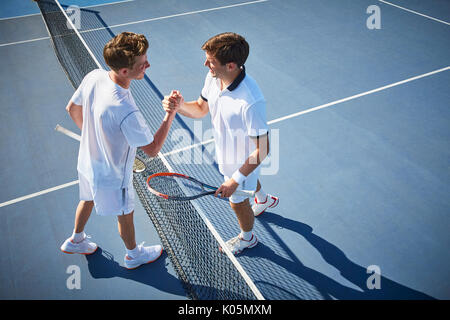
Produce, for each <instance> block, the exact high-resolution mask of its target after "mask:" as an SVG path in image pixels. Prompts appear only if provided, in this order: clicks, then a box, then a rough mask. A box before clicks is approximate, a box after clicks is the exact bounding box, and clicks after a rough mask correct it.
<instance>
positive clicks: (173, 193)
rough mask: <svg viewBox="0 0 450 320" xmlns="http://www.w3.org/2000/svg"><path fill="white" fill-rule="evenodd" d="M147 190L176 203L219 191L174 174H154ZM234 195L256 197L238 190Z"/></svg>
mask: <svg viewBox="0 0 450 320" xmlns="http://www.w3.org/2000/svg"><path fill="white" fill-rule="evenodd" d="M147 188H148V190H149V191H150V192H151V193H153V194H154V195H156V196H158V197H161V198H164V199H166V200H175V201H188V200H194V199H198V198H200V197H203V196H207V195H214V193H215V192H216V190H217V189H218V188H217V187H213V186H210V185H209V184H206V183H203V182H201V181H198V180H197V179H195V178H192V177H189V176H187V175H184V174H181V173H174V172H160V173H155V174H152V175H151V176H149V177H148V178H147ZM233 194H235V195H240V196H244V197H254V196H255V191H249V190H236V191H235V192H234V193H233Z"/></svg>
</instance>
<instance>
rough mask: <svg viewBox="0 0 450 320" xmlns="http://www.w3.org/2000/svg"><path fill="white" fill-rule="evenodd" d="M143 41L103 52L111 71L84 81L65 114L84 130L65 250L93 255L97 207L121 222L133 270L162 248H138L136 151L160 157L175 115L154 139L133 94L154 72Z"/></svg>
mask: <svg viewBox="0 0 450 320" xmlns="http://www.w3.org/2000/svg"><path fill="white" fill-rule="evenodd" d="M147 49H148V42H147V39H146V38H145V36H144V35H140V34H135V33H130V32H123V33H121V34H119V35H117V36H116V37H114V38H113V39H111V40H110V41H109V42H108V43H107V44H106V45H105V47H104V50H103V56H104V59H105V62H106V63H107V65H108V66H109V67H110V68H111V70H110V71H105V70H102V69H97V70H94V71H92V72H90V73H89V74H87V75H86V77H85V78H84V79H83V81H82V83H81V85H80V86H79V88H78V89H77V90H76V92H75V93H74V95H73V96H72V98H71V100H70V101H69V103H68V105H67V107H66V109H67V111H68V113H69V115H70V117H71V118H72V120H73V121H74V122H75V124H76V125H77V126H78V127H79V128H80V130H81V142H80V149H79V155H78V166H77V169H78V176H79V188H80V202H79V204H78V207H77V210H76V215H75V227H74V230H73V234H72V236H71V237H69V238H68V239H67V240H66V241H65V242H64V243H63V245H62V246H61V250H62V251H63V252H66V253H81V254H91V253H93V252H94V251H95V250H96V249H97V244H95V243H94V242H91V241H90V240H89V239H88V237H87V236H86V234H85V232H84V227H85V225H86V223H87V221H88V219H89V217H90V214H91V212H92V209H93V207H94V206H95V209H96V212H97V214H99V215H101V216H111V215H112V216H117V218H118V228H119V234H120V236H121V238H122V240H123V242H124V244H125V247H126V249H127V254H126V255H125V258H124V263H125V267H127V268H129V269H133V268H137V267H138V266H140V265H142V264H144V263H149V262H152V261H154V260H156V259H157V258H158V257H159V256H160V255H161V253H162V247H161V246H160V245H154V246H148V247H144V246H143V244H141V245H139V246H137V245H136V239H135V229H134V222H133V220H134V219H133V213H134V189H133V184H132V167H133V161H134V158H135V155H136V148H137V147H141V149H142V150H143V151H144V152H145V153H147V154H148V155H149V156H156V154H157V153H158V152H159V150H160V149H161V147H162V145H163V143H164V141H165V139H166V137H167V134H168V131H169V129H170V127H171V124H172V121H173V118H174V117H175V114H176V109H173V110H170V111H169V112H168V113H166V116H165V118H164V120H163V122H162V124H161V127H160V128H159V129H158V131H157V132H156V133H155V135H154V136H153V135H152V133H151V132H150V130H149V128H148V127H147V125H146V122H145V120H144V118H143V116H142V114H141V112H140V111H139V109H138V108H137V106H136V104H135V102H134V99H133V96H132V94H131V92H130V90H129V87H130V84H131V81H133V80H140V79H143V78H144V75H145V70H146V69H147V68H148V67H150V64H149V63H148V60H147Z"/></svg>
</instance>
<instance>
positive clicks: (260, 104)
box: [244, 100, 269, 137]
mask: <svg viewBox="0 0 450 320" xmlns="http://www.w3.org/2000/svg"><path fill="white" fill-rule="evenodd" d="M244 123H245V126H246V128H247V134H248V135H249V136H250V137H259V136H262V135H265V134H267V132H268V131H269V127H268V125H267V116H266V102H265V101H264V100H260V101H257V102H255V103H254V104H252V105H250V106H249V107H248V108H247V109H246V110H245V111H244Z"/></svg>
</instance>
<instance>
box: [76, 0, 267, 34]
mask: <svg viewBox="0 0 450 320" xmlns="http://www.w3.org/2000/svg"><path fill="white" fill-rule="evenodd" d="M267 1H269V0H256V1H249V2H242V3H236V4H232V5H228V6H222V7H215V8H210V9H203V10H196V11H189V12H184V13H177V14H172V15H168V16H163V17H157V18H150V19H145V20H139V21H133V22H127V23H121V24H116V25H112V26H108V27H102V28H96V29H90V30H86V31H83V32H82V33H85V32H91V31H98V30H103V29H110V28H118V27H124V26H129V25H133V24H138V23H144V22H151V21H157V20H164V19H170V18H176V17H182V16H188V15H192V14H197V13H203V12H210V11H218V10H223V9H229V8H234V7H240V6H246V5H249V4H255V3H261V2H267Z"/></svg>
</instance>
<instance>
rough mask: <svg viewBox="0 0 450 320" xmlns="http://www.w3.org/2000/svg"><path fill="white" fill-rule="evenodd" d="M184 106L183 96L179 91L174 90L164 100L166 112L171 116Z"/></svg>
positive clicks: (163, 104)
mask: <svg viewBox="0 0 450 320" xmlns="http://www.w3.org/2000/svg"><path fill="white" fill-rule="evenodd" d="M183 104H184V99H183V96H182V95H181V93H180V91H178V90H172V92H171V93H170V95H168V96H165V97H164V99H163V100H162V106H163V108H164V110H165V111H166V112H167V113H169V114H171V113H176V112H178V110H179V109H180V107H181V106H182V105H183Z"/></svg>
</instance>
